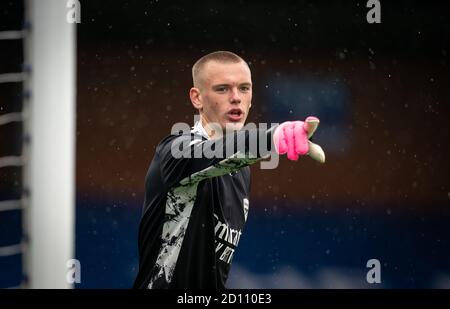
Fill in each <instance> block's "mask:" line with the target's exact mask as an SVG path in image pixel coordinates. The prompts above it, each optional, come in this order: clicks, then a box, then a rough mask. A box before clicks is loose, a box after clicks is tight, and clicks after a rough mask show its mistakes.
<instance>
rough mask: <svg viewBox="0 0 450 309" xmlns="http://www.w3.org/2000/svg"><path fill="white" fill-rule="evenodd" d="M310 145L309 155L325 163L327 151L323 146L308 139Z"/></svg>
mask: <svg viewBox="0 0 450 309" xmlns="http://www.w3.org/2000/svg"><path fill="white" fill-rule="evenodd" d="M308 145H309V153H308V155H309V156H310V157H311V158H313V159H314V160H316V161H318V162H320V163H325V152H324V151H323V149H322V147H320V146H319V145H317V144H314V143H313V142H311V141H308Z"/></svg>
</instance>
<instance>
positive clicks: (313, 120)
mask: <svg viewBox="0 0 450 309" xmlns="http://www.w3.org/2000/svg"><path fill="white" fill-rule="evenodd" d="M319 123H320V120H319V118H317V117H313V116H309V117H308V118H306V120H305V122H304V123H303V128H304V129H305V131H306V132H308V138H310V137H311V136H312V135H313V134H314V132H315V131H316V129H317V127H318V126H319Z"/></svg>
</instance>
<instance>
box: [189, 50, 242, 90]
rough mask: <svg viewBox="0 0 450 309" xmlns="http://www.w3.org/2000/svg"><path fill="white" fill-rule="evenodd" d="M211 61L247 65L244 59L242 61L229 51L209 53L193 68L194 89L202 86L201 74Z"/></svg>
mask: <svg viewBox="0 0 450 309" xmlns="http://www.w3.org/2000/svg"><path fill="white" fill-rule="evenodd" d="M210 61H217V62H221V63H227V62H231V63H239V62H244V63H245V64H247V63H246V62H245V60H244V59H242V58H241V57H239V56H238V55H236V54H235V53H232V52H229V51H223V50H219V51H215V52H213V53H209V54H207V55H205V56H203V57H201V58H200V59H198V60H197V62H196V63H195V64H194V65H193V66H192V82H193V84H194V87H197V88H198V87H199V86H200V84H201V83H200V80H201V78H200V76H201V73H202V71H203V69H204V67H205V65H206V64H207V63H208V62H210Z"/></svg>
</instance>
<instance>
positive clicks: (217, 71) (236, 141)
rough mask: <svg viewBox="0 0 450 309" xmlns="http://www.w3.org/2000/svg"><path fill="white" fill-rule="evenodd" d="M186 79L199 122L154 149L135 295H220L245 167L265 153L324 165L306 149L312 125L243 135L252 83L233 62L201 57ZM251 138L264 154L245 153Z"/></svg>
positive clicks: (234, 240) (230, 57) (229, 57)
mask: <svg viewBox="0 0 450 309" xmlns="http://www.w3.org/2000/svg"><path fill="white" fill-rule="evenodd" d="M192 77H193V83H194V86H193V88H191V90H190V93H189V94H190V99H191V102H192V105H193V106H194V108H195V109H197V110H198V112H199V114H200V120H199V121H198V122H197V123H196V124H195V125H194V127H193V128H192V130H190V131H189V132H180V133H178V134H172V135H169V136H168V137H166V138H164V139H163V140H162V141H161V142H160V143H159V145H158V146H157V148H156V151H155V156H154V158H153V160H152V163H151V164H150V168H149V170H148V173H147V176H146V179H145V189H146V192H145V200H144V208H143V215H142V219H141V223H140V227H139V257H140V263H139V273H138V275H137V278H136V281H135V283H134V287H135V288H213V289H223V288H225V284H226V281H227V278H228V273H229V271H230V264H231V261H232V258H233V254H234V251H235V250H236V248H237V246H238V243H239V239H240V237H241V234H242V230H243V228H244V224H245V222H246V220H247V213H248V208H249V195H250V168H249V165H251V164H253V163H255V162H258V161H259V160H261V159H262V158H265V157H268V156H269V155H270V154H271V153H272V154H275V155H276V154H284V153H287V156H288V159H290V160H297V159H298V157H299V155H306V154H309V155H310V156H312V157H313V158H315V159H317V160H319V161H321V162H323V161H324V160H325V157H324V154H323V151H322V149H321V148H320V146H318V145H315V144H313V143H311V142H310V141H308V138H309V137H310V136H311V135H312V133H313V132H314V130H315V129H316V127H317V125H318V123H319V120H318V119H317V118H315V117H308V118H307V120H306V121H305V122H302V121H293V122H284V123H282V124H281V125H279V126H276V127H272V128H270V129H269V130H260V129H259V130H258V129H253V130H246V129H245V128H244V129H243V126H244V123H245V121H246V119H247V116H248V113H249V110H250V107H251V100H252V80H251V73H250V68H249V67H248V65H247V63H246V62H245V61H244V60H243V59H242V58H241V57H239V56H237V55H236V54H233V53H231V52H226V51H218V52H214V53H211V54H208V55H206V56H204V57H202V58H201V59H199V60H198V61H197V62H196V63H195V64H194V66H193V68H192ZM213 124H214V125H213ZM222 129H223V130H224V131H225V132H224V133H223V132H222ZM255 138H256V139H258V141H257V144H258V145H262V144H265V145H267V147H266V148H265V149H262V150H261V149H260V148H261V147H258V149H257V150H254V149H252V147H250V144H252V143H251V142H252V140H251V139H255ZM230 150H231V151H230ZM208 151H209V155H208V153H206V152H208ZM211 152H213V153H214V154H215V155H213V156H211ZM198 154H200V155H198Z"/></svg>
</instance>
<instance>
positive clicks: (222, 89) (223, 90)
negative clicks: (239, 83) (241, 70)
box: [216, 87, 227, 92]
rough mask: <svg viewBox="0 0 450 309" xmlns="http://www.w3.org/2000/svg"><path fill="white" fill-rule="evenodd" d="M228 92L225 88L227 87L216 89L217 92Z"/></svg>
mask: <svg viewBox="0 0 450 309" xmlns="http://www.w3.org/2000/svg"><path fill="white" fill-rule="evenodd" d="M226 90H227V88H225V87H220V88H216V91H217V92H225V91H226Z"/></svg>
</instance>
